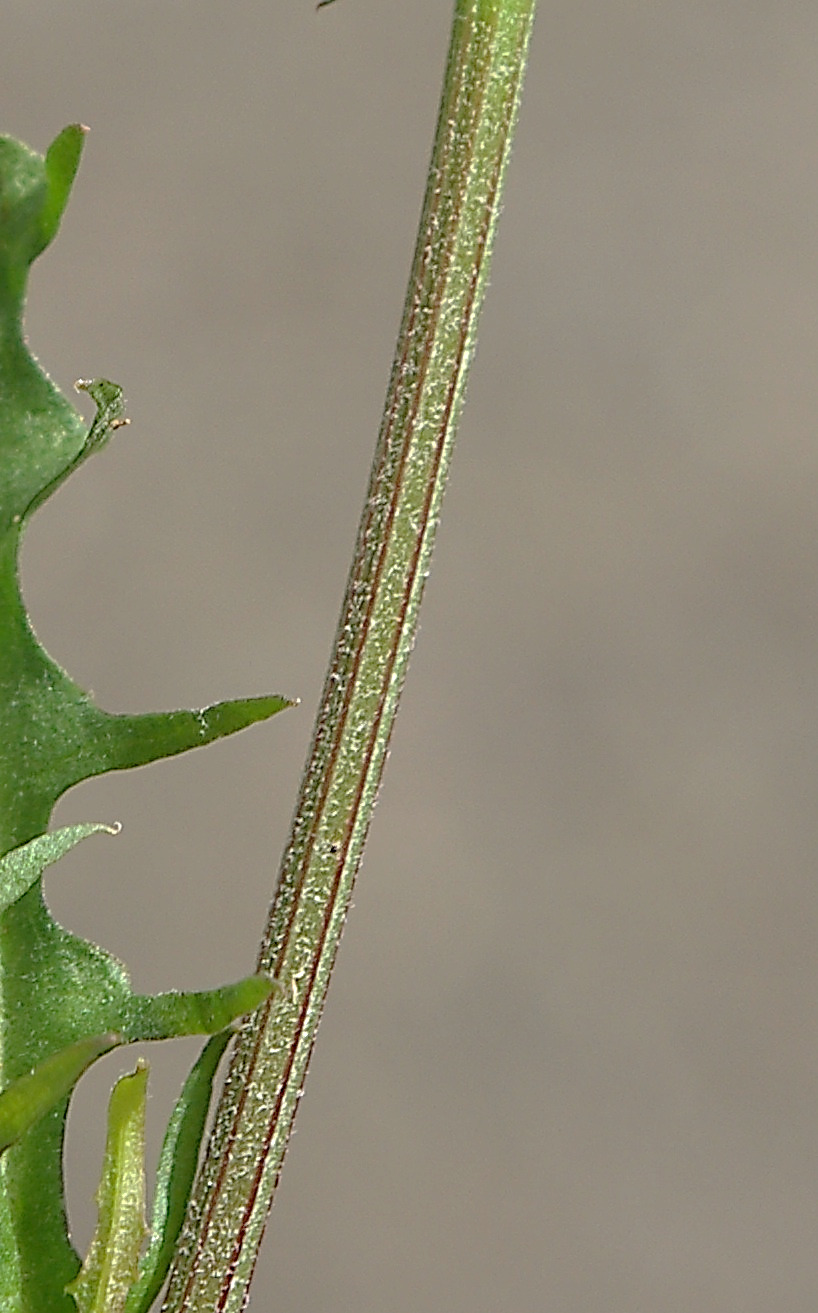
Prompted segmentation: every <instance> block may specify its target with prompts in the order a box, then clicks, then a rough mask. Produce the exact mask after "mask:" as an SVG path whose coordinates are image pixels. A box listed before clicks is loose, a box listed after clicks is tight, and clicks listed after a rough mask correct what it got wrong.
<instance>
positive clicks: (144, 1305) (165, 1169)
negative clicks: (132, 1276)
mask: <svg viewBox="0 0 818 1313" xmlns="http://www.w3.org/2000/svg"><path fill="white" fill-rule="evenodd" d="M231 1037H232V1032H231V1031H229V1030H227V1031H222V1032H221V1034H219V1035H214V1036H213V1038H212V1039H209V1040H208V1042H207V1043H206V1044H205V1046H204V1048H203V1049H202V1052H201V1054H200V1055H199V1058H198V1060H197V1061H196V1063H195V1064H194V1066H193V1068H192V1070H191V1072H190V1075H189V1076H188V1078H187V1080H186V1081H185V1084H184V1088H183V1090H182V1093H181V1094H180V1096H179V1099H178V1100H177V1102H176V1106H175V1107H174V1109H173V1112H172V1113H171V1117H170V1121H169V1122H168V1128H167V1130H166V1132H165V1139H164V1143H163V1144H162V1152H161V1154H160V1157H159V1167H158V1169H157V1173H156V1190H155V1195H154V1201H153V1217H152V1219H151V1238H150V1242H149V1244H148V1248H147V1250H146V1252H145V1254H144V1256H143V1258H142V1261H141V1262H140V1264H139V1276H138V1278H137V1281H136V1284H135V1285H134V1286H133V1287H132V1288H131V1291H130V1292H129V1294H128V1298H127V1299H126V1301H125V1313H147V1310H148V1309H149V1308H150V1306H151V1304H152V1303H153V1301H154V1300H155V1299H156V1296H157V1295H158V1294H159V1291H160V1290H161V1289H162V1286H163V1284H164V1281H165V1278H166V1276H167V1274H168V1268H169V1267H170V1264H171V1260H172V1258H173V1254H174V1251H175V1248H176V1241H177V1239H178V1237H179V1232H180V1231H181V1229H182V1223H183V1221H184V1218H185V1210H186V1209H187V1204H188V1200H189V1198H190V1193H191V1190H192V1188H193V1178H194V1176H195V1175H196V1166H197V1163H198V1161H199V1149H200V1146H201V1143H202V1136H203V1134H204V1128H205V1122H206V1121H207V1113H208V1109H209V1108H210V1099H211V1094H212V1091H213V1081H214V1078H215V1075H216V1070H217V1068H218V1065H219V1061H220V1059H221V1056H222V1054H223V1053H224V1050H225V1049H226V1047H227V1045H228V1043H229V1042H230V1039H231Z"/></svg>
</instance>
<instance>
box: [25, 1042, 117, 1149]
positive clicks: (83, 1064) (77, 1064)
mask: <svg viewBox="0 0 818 1313" xmlns="http://www.w3.org/2000/svg"><path fill="white" fill-rule="evenodd" d="M119 1042H120V1040H119V1036H118V1035H113V1034H112V1035H94V1036H92V1037H91V1038H90V1039H81V1040H78V1041H77V1042H76V1044H69V1045H68V1046H67V1048H64V1049H61V1050H60V1052H59V1053H54V1054H52V1056H51V1057H50V1058H46V1059H45V1061H44V1062H41V1063H40V1064H39V1065H38V1066H37V1067H35V1068H34V1070H33V1071H31V1072H29V1073H28V1075H26V1076H20V1077H19V1078H18V1079H17V1080H16V1081H12V1083H11V1085H9V1086H8V1088H7V1089H5V1090H3V1092H2V1093H0V1153H4V1152H5V1150H6V1149H8V1147H9V1145H12V1144H14V1142H15V1140H19V1139H20V1137H21V1136H22V1135H24V1134H25V1133H26V1131H28V1130H30V1129H31V1127H32V1126H34V1125H35V1124H36V1123H37V1122H38V1121H39V1120H40V1118H41V1117H43V1116H45V1114H46V1113H47V1112H49V1111H50V1110H51V1109H52V1108H53V1107H54V1106H55V1105H56V1104H58V1103H59V1102H60V1100H61V1099H64V1098H65V1096H66V1095H67V1094H69V1093H70V1091H71V1090H72V1089H73V1087H74V1085H76V1083H77V1081H78V1080H79V1078H80V1076H81V1075H82V1073H83V1072H84V1071H85V1070H86V1068H87V1067H90V1065H91V1063H92V1062H94V1061H95V1060H96V1059H97V1058H99V1057H101V1056H102V1054H103V1053H108V1052H109V1051H110V1050H111V1049H112V1048H114V1047H115V1046H116V1045H117V1044H118V1043H119Z"/></svg>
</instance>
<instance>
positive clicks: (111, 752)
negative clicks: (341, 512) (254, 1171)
mask: <svg viewBox="0 0 818 1313" xmlns="http://www.w3.org/2000/svg"><path fill="white" fill-rule="evenodd" d="M84 131H85V130H84V129H83V128H81V127H80V126H79V125H73V126H71V127H69V128H66V129H65V130H64V131H63V132H62V133H60V134H59V136H58V137H57V138H56V140H55V141H54V142H53V143H52V145H51V147H50V148H49V150H48V151H47V153H46V155H45V156H41V155H39V154H37V153H36V152H35V151H32V150H30V149H29V148H28V147H27V146H24V145H22V144H21V143H20V142H17V141H14V140H13V139H12V138H10V137H0V1059H1V1061H0V1090H2V1093H0V1148H1V1147H2V1145H3V1143H4V1141H3V1134H4V1131H3V1126H4V1125H5V1126H6V1127H7V1130H6V1132H5V1134H6V1139H7V1142H8V1147H7V1148H6V1151H5V1152H4V1153H3V1154H2V1158H0V1310H2V1313H72V1310H74V1306H75V1303H74V1300H72V1298H71V1297H70V1296H69V1295H68V1294H66V1287H67V1286H68V1285H69V1284H70V1283H71V1282H72V1281H74V1280H75V1279H76V1278H77V1273H78V1271H79V1267H80V1263H79V1257H78V1255H77V1254H76V1253H75V1251H74V1249H73V1246H72V1245H71V1243H70V1240H69V1237H68V1230H67V1225H66V1219H65V1211H64V1202H63V1189H62V1146H63V1136H64V1126H65V1115H66V1110H67V1105H68V1098H67V1095H68V1091H69V1090H70V1088H71V1086H72V1085H73V1083H74V1081H75V1080H76V1078H77V1076H78V1075H79V1069H80V1067H79V1062H80V1056H81V1055H82V1054H85V1053H90V1052H92V1051H93V1050H94V1045H96V1044H99V1043H100V1042H101V1041H100V1037H101V1036H105V1037H108V1038H107V1039H106V1043H107V1042H108V1040H110V1037H111V1036H113V1035H116V1036H117V1042H130V1041H132V1040H135V1039H159V1038H165V1037H170V1036H172V1035H177V1034H194V1033H195V1034H208V1033H212V1032H214V1031H221V1030H224V1029H225V1027H227V1026H229V1025H230V1024H231V1023H232V1022H233V1021H234V1020H235V1019H236V1017H238V1016H240V1015H243V1014H244V1013H245V1012H247V1011H248V1010H251V1009H252V1008H254V1007H256V1006H257V1005H258V1004H259V1002H261V1001H262V1000H264V999H266V998H268V997H269V995H270V993H271V990H272V989H273V985H272V982H271V981H269V980H268V979H266V978H262V977H257V976H254V977H250V978H248V979H247V980H244V981H240V982H238V984H235V985H227V986H224V987H223V988H221V989H213V990H205V991H201V992H199V993H182V994H175V993H165V994H159V995H155V996H150V995H138V994H134V992H133V990H132V987H131V984H130V980H129V977H128V974H127V972H126V970H125V968H124V966H123V965H122V963H120V962H118V961H117V960H116V959H115V958H114V957H112V956H111V955H110V954H109V953H106V952H105V951H104V950H103V949H101V948H98V947H96V946H95V945H93V944H90V943H88V942H87V941H85V940H83V939H81V938H79V937H78V936H76V935H73V934H71V933H70V932H69V931H67V930H65V929H64V928H63V927H62V926H60V925H58V924H57V922H56V921H55V920H54V919H53V917H52V916H51V913H50V912H49V910H48V908H47V906H46V903H45V901H44V898H43V893H42V873H43V871H44V870H45V869H46V867H47V866H48V865H50V864H51V863H52V862H53V861H55V860H56V859H57V857H58V856H59V855H60V854H61V853H62V852H64V851H67V850H68V849H69V848H70V847H72V846H73V845H74V844H75V843H77V842H79V841H80V839H82V838H84V837H86V836H87V835H89V834H91V833H93V832H94V831H95V830H99V829H102V828H104V827H100V826H75V827H69V829H67V830H63V831H56V832H54V833H53V834H47V833H46V831H47V829H48V825H49V821H50V817H51V813H52V810H53V808H54V805H55V803H56V802H57V800H58V799H59V798H60V796H61V795H62V794H63V793H65V791H66V790H67V789H69V788H71V787H72V786H73V785H75V784H78V783H80V782H81V781H82V780H85V779H88V778H90V777H91V776H94V775H99V774H102V773H104V772H106V771H109V770H122V769H127V768H130V767H133V766H138V765H142V764H145V763H147V762H151V761H156V760H158V759H159V758H162V757H167V756H171V755H173V754H175V753H179V752H185V751H187V750H188V749H190V748H194V747H200V746H202V745H204V744H207V743H210V742H212V741H214V740H215V739H218V738H221V737H222V736H224V735H226V734H232V733H234V732H236V731H237V730H239V729H243V728H245V727H246V726H248V725H251V724H254V723H255V722H257V721H261V720H265V719H267V718H268V717H270V716H272V715H274V714H276V713H277V712H279V711H281V710H282V709H283V708H285V707H287V706H290V705H292V704H291V702H290V701H289V700H288V699H286V698H283V697H278V696H270V697H257V698H248V699H243V700H237V701H230V702H217V703H215V704H214V705H213V706H210V707H207V708H205V709H204V710H200V711H196V710H194V711H171V712H158V713H151V714H147V715H121V714H116V713H113V712H109V711H106V710H104V709H103V708H101V707H99V706H97V705H96V703H95V702H94V700H93V698H92V697H91V695H90V693H88V692H87V691H86V690H84V689H83V688H81V687H80V686H79V685H78V684H77V683H76V682H75V681H74V680H73V679H72V678H71V677H70V676H69V675H68V674H67V673H66V671H65V670H63V669H62V668H61V667H60V666H59V665H58V664H57V662H56V661H54V659H53V658H52V657H51V656H50V655H49V654H48V653H47V652H46V651H45V649H44V648H43V646H42V645H41V643H40V642H39V640H38V638H37V636H36V634H35V632H34V629H33V627H32V625H31V623H30V621H29V618H28V616H27V614H26V609H25V606H24V603H23V599H22V596H21V592H20V583H19V565H18V559H19V550H20V543H21V539H22V535H23V533H24V531H25V528H26V525H27V522H28V521H29V519H30V517H31V516H32V515H33V514H34V513H35V511H36V510H37V509H38V508H39V507H40V506H41V505H42V504H43V503H44V502H45V501H46V500H47V499H48V498H49V497H50V496H51V495H52V494H53V493H54V492H55V491H56V489H57V488H59V487H60V486H61V484H62V483H63V482H64V481H65V480H66V479H67V478H68V477H69V476H70V475H71V474H72V473H74V472H75V471H76V470H77V469H79V468H80V466H81V465H82V464H84V462H85V461H86V460H87V459H88V458H89V457H90V456H92V455H93V454H95V453H97V452H99V451H101V450H102V449H103V448H104V447H105V446H106V444H107V443H108V441H109V440H110V438H111V436H112V434H113V433H115V432H116V431H117V430H118V429H119V428H121V427H122V426H123V424H124V423H125V422H126V421H125V418H124V404H123V399H122V392H121V389H120V388H119V387H118V386H117V385H116V384H114V383H110V382H108V381H107V380H105V379H95V380H92V381H90V382H82V383H81V384H80V385H79V386H80V388H81V389H83V390H84V391H86V392H87V393H88V394H89V396H90V397H91V398H92V400H93V401H94V403H95V405H96V408H97V413H96V417H95V419H94V421H93V423H92V424H91V426H90V428H89V427H88V426H87V425H86V424H85V422H84V421H83V419H82V417H81V415H80V414H79V413H78V412H77V410H76V409H75V408H74V407H73V406H72V405H71V404H70V402H69V401H68V400H67V399H66V398H65V397H64V396H63V395H62V393H61V392H60V391H59V389H58V388H56V387H55V385H54V384H53V382H52V381H51V380H50V379H49V378H48V376H47V375H46V374H45V373H44V371H43V370H42V369H41V368H40V366H39V365H38V364H37V362H36V361H35V359H34V358H33V356H32V355H31V353H30V352H29V350H28V346H27V343H26V341H25V336H24V333H23V321H22V316H23V308H24V303H25V294H26V284H27V279H28V272H29V268H30V266H31V263H32V261H33V260H34V259H35V258H36V257H37V256H38V255H39V254H40V253H41V252H42V251H43V250H44V249H45V248H46V246H47V245H48V243H49V242H50V241H51V240H52V239H53V238H54V236H55V234H56V232H57V230H58V228H59V225H60V222H61V219H62V216H63V213H64V210H65V207H66V204H67V201H68V197H69V194H70V191H71V187H72V184H73V181H74V177H75V175H76V171H77V168H78V166H79V162H80V157H81V153H82V146H83V138H84ZM205 1052H208V1049H207V1048H206V1050H205ZM211 1052H213V1053H215V1048H214V1049H213V1050H212V1051H211ZM89 1060H90V1059H89ZM209 1062H210V1059H208V1061H207V1063H205V1067H207V1066H208V1063H209ZM72 1063H74V1064H75V1065H74V1066H72V1065H71V1064H72ZM214 1070H215V1067H214ZM58 1073H59V1076H58ZM130 1079H132V1080H135V1079H136V1078H135V1077H134V1078H130ZM201 1079H202V1080H204V1079H205V1078H204V1077H202V1078H201ZM60 1082H62V1084H60ZM205 1083H206V1082H205ZM137 1085H138V1081H137ZM132 1088H136V1087H131V1086H128V1085H126V1086H125V1087H124V1090H125V1091H127V1090H129V1089H132ZM196 1088H197V1089H199V1088H200V1087H199V1086H197V1087H196ZM208 1088H209V1087H208ZM131 1097H134V1098H135V1097H136V1096H135V1095H133V1096H131V1095H126V1093H124V1092H123V1093H122V1094H121V1095H119V1096H117V1106H119V1102H120V1101H127V1099H128V1098H131ZM199 1097H201V1095H200V1096H199ZM191 1098H192V1096H191ZM193 1103H195V1100H193ZM196 1107H198V1108H199V1109H200V1104H196ZM4 1109H5V1112H4ZM26 1110H28V1111H26ZM32 1110H36V1115H37V1118H38V1120H37V1121H36V1125H34V1124H33V1123H31V1122H30V1123H28V1129H25V1127H26V1120H25V1119H26V1117H28V1116H30V1115H33V1111H32ZM112 1115H113V1114H112ZM134 1115H136V1114H134ZM187 1115H188V1116H189V1117H190V1118H191V1119H192V1120H191V1121H190V1126H193V1124H194V1122H195V1117H194V1115H193V1112H190V1113H189V1114H187ZM197 1115H198V1114H197ZM4 1116H5V1122H4V1120H3V1119H4ZM119 1116H120V1114H119V1113H117V1117H119ZM122 1116H123V1117H124V1114H122ZM182 1120H183V1122H184V1121H185V1118H184V1117H183V1118H182ZM129 1124H130V1123H129ZM185 1124H186V1125H187V1123H185ZM117 1126H119V1127H120V1131H121V1133H122V1135H125V1131H124V1130H123V1129H122V1128H124V1126H125V1121H121V1122H117ZM112 1133H113V1132H112ZM117 1134H119V1132H117ZM128 1134H131V1133H130V1132H129V1133H128ZM134 1134H135V1132H134ZM185 1134H187V1132H186V1133H185ZM126 1138H127V1136H126ZM137 1138H138V1137H137ZM182 1142H185V1143H186V1142H187V1141H186V1139H185V1136H184V1135H183V1136H182V1137H181V1140H180V1144H181V1143H182ZM129 1143H131V1141H129ZM134 1143H135V1141H134ZM180 1151H181V1150H180ZM112 1152H113V1150H112ZM130 1161H131V1160H130V1159H128V1162H130ZM126 1165H127V1164H126V1163H125V1160H123V1165H122V1166H121V1167H120V1168H118V1169H117V1171H119V1172H120V1174H121V1173H124V1172H125V1169H126ZM112 1170H113V1169H112ZM128 1170H129V1171H130V1170H131V1168H128ZM117 1179H119V1180H120V1183H121V1181H122V1180H124V1179H125V1178H124V1176H121V1177H120V1178H117ZM173 1179H174V1180H176V1178H175V1177H174V1178H173ZM179 1179H181V1178H179ZM115 1188H116V1180H115V1179H114V1177H112V1180H111V1185H110V1189H111V1190H114V1191H115ZM106 1189H108V1187H106ZM174 1189H175V1187H174ZM106 1197H107V1196H106ZM174 1198H175V1194H174ZM111 1199H112V1200H113V1195H112V1196H111ZM107 1206H108V1205H106V1207H107ZM111 1208H113V1203H111ZM102 1245H103V1242H102V1240H100V1242H99V1246H98V1248H99V1247H100V1246H102ZM101 1253H102V1249H100V1255H101ZM95 1261H97V1260H95ZM128 1261H130V1260H128ZM103 1265H104V1260H103V1258H102V1257H99V1259H98V1261H97V1267H98V1269H99V1272H98V1275H97V1276H95V1277H94V1278H93V1281H92V1280H91V1278H90V1277H88V1276H86V1277H83V1278H82V1279H81V1280H80V1281H79V1284H78V1286H77V1287H76V1292H75V1293H77V1292H79V1299H80V1300H85V1302H86V1306H87V1307H88V1308H89V1309H90V1308H96V1307H97V1305H98V1300H99V1298H103V1296H101V1295H99V1292H100V1291H102V1290H103V1289H104V1288H105V1286H106V1282H107V1281H108V1277H107V1276H104V1274H103ZM111 1280H113V1278H111ZM117 1280H118V1279H117ZM94 1283H95V1284H94ZM92 1286H93V1290H92ZM114 1288H116V1289H117V1290H118V1289H119V1288H120V1287H119V1285H118V1284H117V1281H114V1282H113V1286H111V1289H112V1290H113V1289H114ZM107 1297H108V1296H107V1295H106V1296H104V1298H107ZM116 1298H117V1299H118V1298H119V1295H118V1294H117V1295H116ZM95 1301H97V1303H95ZM99 1307H102V1305H99ZM106 1313H107V1311H106Z"/></svg>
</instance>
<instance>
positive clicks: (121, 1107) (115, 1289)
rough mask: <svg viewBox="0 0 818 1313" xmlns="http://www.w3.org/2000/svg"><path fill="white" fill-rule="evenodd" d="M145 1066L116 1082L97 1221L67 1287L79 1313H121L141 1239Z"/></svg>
mask: <svg viewBox="0 0 818 1313" xmlns="http://www.w3.org/2000/svg"><path fill="white" fill-rule="evenodd" d="M147 1084H148V1065H147V1063H145V1062H143V1061H140V1062H138V1063H137V1067H136V1070H135V1071H134V1072H133V1073H132V1074H131V1075H130V1076H123V1077H122V1078H121V1079H120V1080H118V1081H117V1083H116V1085H115V1086H114V1088H113V1091H112V1093H111V1099H110V1103H109V1104H108V1136H107V1140H106V1144H105V1158H104V1161H103V1165H102V1178H101V1180H100V1184H99V1190H98V1191H97V1205H98V1208H99V1216H98V1219H97V1227H96V1230H95V1232H94V1236H93V1239H92V1241H91V1247H90V1249H89V1250H88V1255H87V1257H86V1259H85V1262H84V1263H83V1265H82V1269H81V1271H80V1273H79V1275H78V1276H77V1277H75V1278H74V1280H73V1281H72V1282H70V1284H69V1285H68V1286H67V1287H66V1290H67V1292H68V1294H70V1295H73V1297H74V1300H75V1302H76V1305H77V1309H78V1310H79V1313H123V1310H124V1308H125V1300H126V1298H127V1295H128V1291H129V1290H130V1288H131V1286H132V1285H133V1283H134V1281H135V1279H136V1274H137V1265H138V1262H139V1251H140V1249H141V1248H142V1243H143V1241H144V1239H145V1234H146V1228H145V1102H146V1098H147Z"/></svg>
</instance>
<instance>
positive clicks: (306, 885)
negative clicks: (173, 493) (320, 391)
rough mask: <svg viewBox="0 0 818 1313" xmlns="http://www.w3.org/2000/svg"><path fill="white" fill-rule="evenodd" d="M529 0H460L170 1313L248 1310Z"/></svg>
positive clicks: (417, 545) (352, 844)
mask: <svg viewBox="0 0 818 1313" xmlns="http://www.w3.org/2000/svg"><path fill="white" fill-rule="evenodd" d="M534 7H535V0H456V4H455V15H454V26H453V30H452V37H451V44H450V48H449V57H448V62H447V67H446V77H445V82H444V87H443V96H442V101H441V107H440V114H439V118H438V124H437V130H436V134H435V141H434V147H433V152H432V160H431V164H430V169H429V180H428V184H427V190H426V198H425V202H424V206H423V213H422V216H421V222H420V231H419V235H418V241H417V247H416V250H415V257H414V262H413V265H412V273H411V279H410V284H409V290H408V295H407V299H406V306H405V310H404V314H403V322H402V324H401V330H400V336H399V338H398V345H397V351H396V355H395V363H394V365H393V368H392V377H391V380H390V384H389V391H388V394H387V400H386V407H385V411H384V419H383V423H382V426H381V431H380V436H379V439H378V445H377V449H376V452H375V459H374V464H373V469H372V475H371V479H370V484H369V489H368V493H367V499H366V504H365V507H364V512H363V516H362V520H361V525H360V529H359V534H358V541H357V546H356V550H355V557H354V560H353V564H352V569H351V573H350V577H349V582H348V585H347V591H346V596H345V599H344V603H343V609H342V612H341V619H340V622H339V626H338V633H337V636H336V640H335V647H334V651H333V655H332V661H331V665H330V669H329V674H328V676H327V681H326V684H325V686H324V691H323V696H322V700H321V705H320V709H319V712H318V718H317V722H316V727H315V733H314V738H313V742H312V747H311V750H310V755H309V758H308V764H307V768H306V771H305V774H304V779H303V782H302V785H301V793H300V797H299V800H298V805H297V809H296V814H295V819H294V822H293V827H292V833H291V837H290V841H289V843H288V846H287V849H286V852H285V854H284V858H283V862H282V867H281V872H280V877H279V883H278V888H277V891H276V895H275V900H274V903H273V906H272V909H271V912H270V919H269V923H268V926H267V930H266V933H265V936H264V940H263V943H262V946H261V952H260V956H259V965H260V967H261V968H262V969H263V970H266V971H270V972H272V973H273V974H274V975H275V976H276V978H277V979H278V980H279V982H280V983H281V985H282V990H281V992H280V993H278V994H277V995H276V996H275V997H274V1000H273V1002H272V1004H271V1005H269V1006H267V1007H265V1008H264V1009H262V1010H261V1011H260V1012H259V1013H257V1014H256V1015H255V1016H254V1017H253V1018H252V1020H251V1022H250V1023H249V1024H248V1025H247V1026H246V1027H245V1029H244V1031H243V1032H242V1035H241V1036H240V1038H239V1041H238V1044H237V1047H236V1051H235V1053H234V1056H233V1061H232V1064H231V1068H230V1072H229V1076H228V1079H227V1082H226V1085H225V1089H224V1092H223V1095H222V1099H221V1102H220V1104H219V1108H218V1110H217V1115H216V1122H215V1127H214V1131H213V1135H212V1137H211V1141H210V1145H209V1147H208V1150H207V1155H206V1159H205V1163H204V1165H203V1169H202V1173H201V1175H200V1178H199V1182H198V1186H197V1189H196V1192H195V1194H194V1200H193V1204H192V1208H191V1215H190V1219H189V1223H188V1226H187V1228H186V1231H185V1234H184V1236H183V1239H182V1244H181V1247H180V1254H179V1257H178V1259H177V1263H176V1266H175V1269H174V1271H173V1274H172V1276H171V1281H170V1286H169V1290H168V1295H167V1299H166V1302H165V1305H164V1310H165V1313H182V1310H184V1311H185V1313H239V1310H241V1308H242V1307H243V1306H244V1303H245V1301H246V1298H247V1288H248V1284H249V1281H250V1277H251V1275H252V1271H253V1267H254V1264H255V1260H256V1255H257V1252H258V1247H259V1244H260V1241H261V1236H262V1233H263V1230H264V1226H265V1222H266V1220H267V1215H268V1213H269V1210H270V1206H271V1203H272V1199H273V1194H274V1191H275V1187H276V1184H277V1181H278V1177H279V1173H280V1171H281V1164H282V1161H283V1158H284V1154H285V1151H286V1147H287V1142H288V1139H289V1136H290V1131H291V1128H292V1122H293V1118H294V1116H295V1112H296V1108H297V1106H298V1099H299V1096H300V1093H301V1090H302V1087H303V1084H304V1077H305V1073H306V1069H307V1064H308V1062H309V1057H310V1052H311V1049H312V1045H313V1042H314V1040H315V1033H316V1029H317V1026H318V1022H319V1019H320V1015H321V1010H322V1007H323V1004H324V998H325V995H326V990H327V985H328V982H329V977H330V972H331V970H332V965H333V961H334V958H335V953H336V949H337V946H338V941H339V938H340V935H341V930H342V928H343V923H344V919H345V917H346V913H347V908H348V907H349V901H350V896H351V893H352V886H353V882H354V879H355V875H356V872H357V869H358V865H359V862H360V859H361V852H362V849H363V846H364V841H365V839H366V834H367V830H368V828H369V822H370V817H371V814H372V808H373V805H374V802H375V795H376V793H377V790H378V786H379V783H380V779H381V773H382V771H383V766H384V762H385V759H386V754H387V748H388V744H389V737H390V734H391V730H392V725H393V722H394V718H395V713H396V711H397V706H398V700H399V697H400V692H401V687H402V685H403V680H404V676H405V673H406V667H407V664H408V661H409V655H410V652H411V649H412V645H413V642H414V635H415V630H416V627H417V618H418V609H419V606H420V600H421V595H422V592H423V585H424V581H425V579H426V576H427V574H428V572H429V564H430V559H431V554H432V546H433V541H434V534H435V528H436V525H437V520H438V515H439V512H440V504H441V500H442V496H443V490H444V485H445V480H446V472H447V468H448V464H449V458H450V455H451V449H452V443H453V440H454V434H455V430H456V427H457V421H458V417H459V414H460V408H461V405H462V402H463V392H464V387H465V382H466V374H467V371H468V366H469V361H470V359H471V356H472V353H473V350H474V344H475V334H476V328H477V318H478V313H479V309H480V304H481V301H482V297H483V292H484V290H485V285H486V278H487V274H488V265H489V257H490V252H491V247H492V239H493V236H494V230H495V226H496V222H497V216H498V212H499V206H500V193H501V189H502V183H503V176H504V172H505V166H506V163H507V160H508V154H509V147H510V142H511V136H512V131H513V127H514V123H515V119H516V114H517V107H518V103H519V96H520V88H521V83H522V78H523V72H524V68H525V61H526V53H527V47H528V41H529V36H530V32H531V25H532V21H533V16H534Z"/></svg>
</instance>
